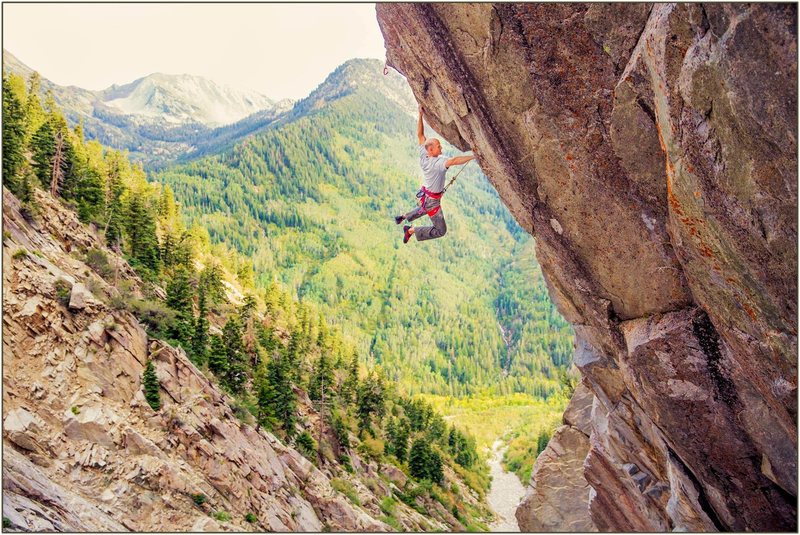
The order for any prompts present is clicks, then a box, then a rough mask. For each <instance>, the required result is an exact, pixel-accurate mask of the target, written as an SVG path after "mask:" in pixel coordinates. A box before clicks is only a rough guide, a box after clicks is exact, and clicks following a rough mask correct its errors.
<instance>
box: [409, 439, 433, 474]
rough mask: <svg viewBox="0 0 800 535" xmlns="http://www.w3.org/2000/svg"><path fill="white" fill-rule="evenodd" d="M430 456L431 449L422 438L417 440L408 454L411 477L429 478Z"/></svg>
mask: <svg viewBox="0 0 800 535" xmlns="http://www.w3.org/2000/svg"><path fill="white" fill-rule="evenodd" d="M429 455H430V449H429V448H428V446H427V443H426V442H425V441H424V440H423V439H421V438H418V439H416V440H415V441H414V443H413V444H412V445H411V451H410V452H409V454H408V469H409V472H410V473H411V477H414V478H417V479H425V478H426V477H427V476H428V458H429Z"/></svg>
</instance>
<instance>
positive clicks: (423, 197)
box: [417, 186, 444, 217]
mask: <svg viewBox="0 0 800 535" xmlns="http://www.w3.org/2000/svg"><path fill="white" fill-rule="evenodd" d="M443 196H444V191H440V192H439V193H434V192H432V191H431V190H429V189H428V188H426V187H425V186H422V188H420V190H419V193H417V197H419V206H420V209H422V210H425V202H426V201H427V200H428V197H430V198H431V199H436V200H439V199H441V198H442V197H443ZM441 209H442V205H441V204H438V205H436V206H435V207H434V208H431V209H430V210H427V211H426V213H427V214H428V217H433V216H435V215H436V214H438V213H439V210H441Z"/></svg>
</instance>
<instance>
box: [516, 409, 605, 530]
mask: <svg viewBox="0 0 800 535" xmlns="http://www.w3.org/2000/svg"><path fill="white" fill-rule="evenodd" d="M588 452H589V438H588V437H587V436H586V435H585V434H584V433H582V432H581V431H580V430H578V429H576V428H574V427H571V426H568V425H563V426H561V427H559V428H558V429H557V430H556V432H555V433H554V434H553V436H552V438H551V439H550V442H549V443H548V444H547V447H546V448H545V449H544V451H542V453H540V454H539V457H538V458H537V459H536V464H534V466H533V472H532V473H531V483H530V486H529V487H528V490H527V492H526V494H525V497H524V498H523V499H522V502H520V505H519V507H518V508H517V513H516V517H517V522H518V523H519V527H520V530H522V531H584V532H586V531H597V528H595V526H594V524H593V523H592V520H591V519H590V518H589V508H588V504H589V484H588V483H587V482H586V478H585V477H584V476H583V460H584V459H585V458H586V455H587V453H588Z"/></svg>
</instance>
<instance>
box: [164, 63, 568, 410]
mask: <svg viewBox="0 0 800 535" xmlns="http://www.w3.org/2000/svg"><path fill="white" fill-rule="evenodd" d="M375 63H377V62H375ZM350 66H351V69H349V71H348V72H349V73H350V74H349V75H351V76H354V75H353V72H354V71H356V76H358V77H359V79H365V78H372V79H374V78H375V77H377V80H373V83H371V84H362V85H366V86H368V87H370V89H366V88H363V87H359V86H358V85H357V84H356V85H355V86H354V88H353V89H352V90H351V91H349V92H344V93H341V94H337V96H336V98H335V99H329V100H328V101H326V102H325V104H324V105H322V106H317V107H316V108H317V109H313V108H312V109H313V111H311V112H310V113H308V114H306V115H304V116H300V117H297V118H295V119H294V120H292V121H291V122H288V123H285V124H281V125H279V126H274V127H272V128H269V129H268V130H267V131H265V132H263V133H260V134H258V135H255V136H252V137H249V138H247V139H246V140H245V141H243V142H241V143H238V144H237V145H235V146H234V147H232V148H231V149H229V150H225V151H224V152H221V153H219V154H216V155H213V156H207V157H204V158H202V159H198V160H195V161H192V162H189V163H185V164H180V165H176V166H173V167H170V168H167V169H165V170H162V171H160V172H158V173H157V174H155V175H154V177H155V180H157V181H158V182H161V183H163V184H167V185H169V186H170V187H171V188H172V189H173V190H174V191H175V196H176V198H177V199H180V201H181V204H182V208H183V212H184V213H185V214H186V217H187V220H188V221H189V222H190V223H191V224H195V223H197V224H200V225H202V226H203V227H205V228H207V229H208V232H209V235H210V238H211V241H212V242H213V243H221V244H226V245H228V246H230V247H231V248H232V249H235V250H236V251H238V252H239V253H241V254H242V255H245V256H246V257H248V258H250V259H252V262H253V267H254V272H255V277H256V279H257V280H258V282H259V284H264V285H269V284H271V283H272V282H273V281H276V282H277V283H278V284H279V285H280V286H282V287H284V288H286V289H288V291H289V292H290V293H291V294H292V297H293V298H297V299H298V300H299V301H301V302H303V303H309V304H312V303H313V304H314V305H315V306H317V307H318V309H319V310H320V311H322V312H323V313H324V315H325V316H326V317H327V318H329V319H330V320H331V321H332V322H333V323H335V324H336V325H337V326H339V327H340V329H341V331H342V332H343V335H344V338H345V339H346V340H347V341H348V342H351V343H353V344H354V346H355V347H356V348H357V350H358V352H359V353H360V354H361V355H363V356H364V358H365V359H366V360H367V361H368V362H370V363H372V364H379V365H381V366H382V368H383V369H384V370H385V372H386V374H387V378H388V379H390V380H392V381H396V382H398V384H399V385H400V388H401V390H402V391H404V392H406V393H408V394H414V393H417V392H428V393H435V394H440V395H452V396H459V397H460V396H464V395H474V394H478V393H492V394H510V393H513V392H524V393H528V394H531V395H533V396H536V397H539V398H546V397H548V396H550V395H553V394H555V393H557V392H558V391H560V389H561V384H560V381H559V374H560V373H561V370H563V368H564V367H565V366H566V365H567V364H568V363H569V361H570V356H571V353H572V331H571V328H570V327H569V325H568V324H567V323H566V322H565V321H564V320H563V319H562V318H561V317H560V316H559V315H558V313H557V312H556V310H555V308H554V307H553V305H552V304H551V303H550V301H549V299H548V297H547V290H546V287H545V284H544V281H543V279H542V275H541V272H540V270H539V267H538V264H537V262H536V259H535V254H534V248H533V240H532V239H531V238H530V237H529V236H528V235H527V234H526V233H525V232H524V231H523V230H522V229H521V228H520V227H519V226H518V225H517V224H516V222H515V221H514V220H513V218H512V216H511V215H510V214H509V212H508V210H507V209H506V207H505V206H504V205H503V204H502V202H501V201H500V199H499V198H498V196H497V194H496V192H495V191H494V190H493V188H492V187H491V186H490V184H489V183H488V181H487V180H486V178H485V177H484V176H483V175H482V174H481V173H480V171H479V170H478V169H477V166H475V165H474V164H472V166H471V167H470V168H468V169H466V170H465V171H464V173H463V174H462V175H461V176H460V177H459V179H458V183H457V184H456V186H454V187H453V188H452V189H451V190H450V191H449V192H448V194H447V197H446V199H445V203H444V208H443V210H444V212H445V213H446V217H447V222H448V234H447V236H446V237H444V238H443V239H440V240H436V241H431V242H427V243H416V242H412V243H409V244H408V245H405V246H404V245H403V244H402V243H401V239H400V238H401V235H402V233H401V232H400V231H399V230H398V227H396V226H395V225H394V222H393V220H392V216H393V215H394V214H397V213H401V212H405V211H408V210H409V209H410V208H412V207H413V204H414V201H415V198H414V192H415V191H416V188H417V187H418V179H417V178H416V177H418V176H419V173H420V171H419V169H418V164H417V161H416V160H417V158H416V154H417V151H416V147H415V143H416V140H415V136H414V120H413V118H412V117H410V116H409V115H408V113H406V112H405V111H404V110H403V109H402V108H401V107H400V106H398V105H397V104H396V103H395V102H394V101H393V100H392V99H390V98H387V97H386V96H385V95H384V94H383V93H382V92H381V91H380V90H378V89H375V87H379V86H380V83H381V81H380V78H381V75H380V66H378V65H377V64H373V62H370V61H361V60H354V62H352V64H351V65H350ZM334 74H336V73H334ZM332 76H333V75H332ZM325 84H331V85H333V84H336V85H339V86H340V85H343V84H342V81H341V80H331V79H329V80H326V82H325ZM325 84H323V86H324V85H325ZM345 85H346V84H345ZM321 88H322V86H321ZM318 92H322V93H324V91H323V90H322V89H318ZM446 152H447V150H446ZM454 172H455V170H451V172H450V175H451V176H452V174H453V173H454ZM420 224H426V223H425V219H423V220H420Z"/></svg>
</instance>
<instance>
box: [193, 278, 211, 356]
mask: <svg viewBox="0 0 800 535" xmlns="http://www.w3.org/2000/svg"><path fill="white" fill-rule="evenodd" d="M197 312H198V313H197V319H196V320H195V323H194V333H193V334H192V357H193V359H192V360H194V362H195V363H197V364H200V365H202V364H203V363H205V362H206V360H207V359H208V318H207V315H208V307H207V306H206V290H205V288H204V287H203V285H202V284H201V285H200V286H199V287H198V288H197Z"/></svg>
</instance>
